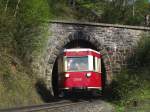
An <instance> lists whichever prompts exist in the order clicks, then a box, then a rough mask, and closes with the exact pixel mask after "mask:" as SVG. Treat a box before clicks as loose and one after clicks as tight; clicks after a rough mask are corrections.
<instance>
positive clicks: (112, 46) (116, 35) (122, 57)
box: [38, 21, 150, 89]
mask: <svg viewBox="0 0 150 112" xmlns="http://www.w3.org/2000/svg"><path fill="white" fill-rule="evenodd" d="M49 32H51V35H49V40H48V42H47V48H46V49H45V51H44V54H43V58H42V59H41V60H39V63H40V64H39V67H38V70H39V75H40V76H42V77H45V78H46V81H47V82H46V83H47V86H48V87H49V88H50V89H52V84H51V83H52V70H53V65H54V63H55V60H56V58H57V56H58V55H59V53H60V52H61V51H62V50H63V48H64V46H65V45H66V44H67V43H69V42H71V41H73V40H76V39H79V40H80V39H83V40H86V41H89V42H90V43H91V44H93V45H94V46H95V47H96V48H97V49H98V51H99V52H101V53H102V55H103V61H104V64H105V68H106V75H107V83H110V82H111V79H112V76H113V74H115V73H118V72H119V71H120V70H121V68H123V67H126V66H127V64H134V61H133V62H130V63H128V61H127V59H128V58H129V57H131V56H132V55H134V52H133V51H134V49H135V48H136V46H137V43H138V42H139V41H140V39H141V38H142V36H141V35H143V34H148V33H149V32H150V28H145V27H134V26H122V25H111V24H97V23H71V22H70V23H69V22H57V21H55V22H50V23H49Z"/></svg>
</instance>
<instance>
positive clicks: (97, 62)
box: [93, 57, 101, 72]
mask: <svg viewBox="0 0 150 112" xmlns="http://www.w3.org/2000/svg"><path fill="white" fill-rule="evenodd" d="M93 70H94V71H95V72H101V61H100V59H99V58H97V57H93Z"/></svg>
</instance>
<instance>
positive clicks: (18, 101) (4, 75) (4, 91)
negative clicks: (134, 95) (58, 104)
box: [0, 54, 42, 108]
mask: <svg viewBox="0 0 150 112" xmlns="http://www.w3.org/2000/svg"><path fill="white" fill-rule="evenodd" d="M14 62H15V63H14ZM35 79H36V78H33V77H32V78H31V76H30V75H29V74H27V73H26V70H25V69H24V67H22V65H20V61H19V60H17V61H16V60H15V57H10V56H9V55H4V54H3V55H2V54H0V90H1V91H0V99H1V100H0V108H8V107H12V106H23V105H31V104H35V103H36V104H37V103H42V101H41V99H40V97H39V96H38V94H37V93H36V90H35V87H34V86H35V82H36V80H35Z"/></svg>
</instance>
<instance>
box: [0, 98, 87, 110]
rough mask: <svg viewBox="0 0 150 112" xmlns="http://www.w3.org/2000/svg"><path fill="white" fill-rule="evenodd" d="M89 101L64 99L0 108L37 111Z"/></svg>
mask: <svg viewBox="0 0 150 112" xmlns="http://www.w3.org/2000/svg"><path fill="white" fill-rule="evenodd" d="M87 102H89V101H84V100H83V101H76V102H71V101H62V102H52V103H46V104H41V105H31V106H23V107H15V108H8V109H0V112H35V111H40V110H53V109H56V108H61V107H66V106H71V105H76V104H82V103H87Z"/></svg>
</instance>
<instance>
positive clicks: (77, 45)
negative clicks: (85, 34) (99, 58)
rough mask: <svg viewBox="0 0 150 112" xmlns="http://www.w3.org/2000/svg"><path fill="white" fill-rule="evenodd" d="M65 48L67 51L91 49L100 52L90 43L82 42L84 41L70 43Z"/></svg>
mask: <svg viewBox="0 0 150 112" xmlns="http://www.w3.org/2000/svg"><path fill="white" fill-rule="evenodd" d="M64 48H66V49H70V48H91V49H93V50H96V51H98V49H97V48H96V46H94V45H93V44H91V43H90V42H89V41H86V40H82V39H80V40H79V39H77V40H73V41H71V42H70V43H68V44H66V45H65V46H64Z"/></svg>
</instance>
